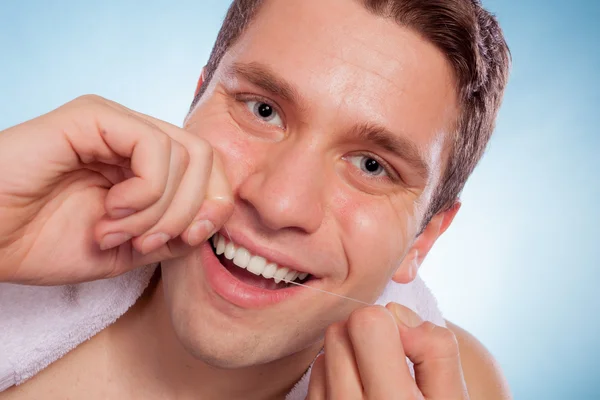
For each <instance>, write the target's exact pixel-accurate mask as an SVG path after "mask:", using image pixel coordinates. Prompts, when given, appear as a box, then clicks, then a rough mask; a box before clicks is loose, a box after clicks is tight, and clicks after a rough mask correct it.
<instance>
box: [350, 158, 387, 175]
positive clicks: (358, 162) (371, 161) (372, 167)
mask: <svg viewBox="0 0 600 400" xmlns="http://www.w3.org/2000/svg"><path fill="white" fill-rule="evenodd" d="M347 159H348V161H350V163H352V165H354V166H355V167H357V168H360V170H361V171H362V172H364V173H365V174H367V175H371V176H373V177H381V176H389V175H388V173H387V171H386V169H385V167H384V166H383V165H381V163H380V162H379V161H377V160H376V159H375V158H374V157H371V156H368V155H364V154H363V155H354V156H349V157H347Z"/></svg>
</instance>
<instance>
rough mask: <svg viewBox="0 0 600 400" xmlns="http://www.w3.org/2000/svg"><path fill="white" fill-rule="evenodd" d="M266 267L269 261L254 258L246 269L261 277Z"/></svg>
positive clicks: (257, 257)
mask: <svg viewBox="0 0 600 400" xmlns="http://www.w3.org/2000/svg"><path fill="white" fill-rule="evenodd" d="M266 266H267V260H265V259H264V258H263V257H259V256H254V257H252V258H251V259H250V262H249V263H248V267H247V268H246V269H247V270H248V271H250V272H252V273H253V274H254V275H261V274H262V273H263V271H264V270H265V267H266Z"/></svg>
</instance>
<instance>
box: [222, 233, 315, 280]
mask: <svg viewBox="0 0 600 400" xmlns="http://www.w3.org/2000/svg"><path fill="white" fill-rule="evenodd" d="M218 233H219V234H220V235H221V236H223V237H224V238H226V239H229V240H231V241H233V242H234V243H235V244H236V245H238V246H241V247H243V248H245V249H246V250H248V251H249V252H250V253H252V255H256V256H260V257H263V258H265V259H267V260H268V261H269V262H273V263H276V264H277V265H278V266H280V267H287V268H290V269H293V270H295V271H298V272H300V273H303V272H305V273H308V274H311V275H312V276H313V278H316V279H319V278H321V277H320V276H319V275H318V274H315V273H314V272H313V271H311V270H310V269H309V268H306V267H304V266H302V265H299V264H298V263H297V262H296V261H295V260H294V259H293V258H292V257H289V256H287V255H285V254H284V253H282V252H279V251H277V250H272V249H269V248H268V247H267V246H262V247H261V246H257V245H255V244H254V243H252V242H251V241H250V240H249V239H248V238H247V237H246V236H244V235H243V234H241V233H238V232H236V231H233V232H231V231H228V230H225V229H221V230H220V231H219V232H218Z"/></svg>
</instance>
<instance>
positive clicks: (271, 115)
mask: <svg viewBox="0 0 600 400" xmlns="http://www.w3.org/2000/svg"><path fill="white" fill-rule="evenodd" d="M244 103H246V107H248V110H250V112H251V113H252V114H254V115H255V116H256V117H257V118H258V119H260V120H262V121H263V122H266V123H267V124H270V125H274V126H277V127H279V128H281V129H284V128H285V127H284V125H283V120H282V119H281V116H280V115H279V112H277V110H276V109H275V107H273V106H272V105H271V104H269V103H266V102H264V101H258V100H246V101H244Z"/></svg>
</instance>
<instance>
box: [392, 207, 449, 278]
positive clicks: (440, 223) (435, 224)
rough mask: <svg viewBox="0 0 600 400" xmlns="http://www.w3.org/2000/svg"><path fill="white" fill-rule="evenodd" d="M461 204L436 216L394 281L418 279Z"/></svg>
mask: <svg viewBox="0 0 600 400" xmlns="http://www.w3.org/2000/svg"><path fill="white" fill-rule="evenodd" d="M460 206H461V203H460V201H459V200H457V201H456V202H455V203H454V205H453V206H452V207H450V208H449V209H448V210H446V211H442V212H440V213H438V214H436V215H435V216H434V217H433V218H432V219H431V221H429V223H428V224H427V226H426V227H425V230H424V231H423V232H422V233H421V234H420V235H419V237H418V238H417V240H415V242H414V243H413V245H412V247H411V248H410V250H409V251H408V253H407V254H406V257H404V260H402V263H401V264H400V266H399V267H398V269H397V270H396V272H395V273H394V276H393V277H392V280H393V281H394V282H397V283H410V282H412V281H413V280H414V279H415V278H416V277H417V272H418V271H419V267H420V266H421V263H423V260H424V259H425V257H426V256H427V254H429V251H430V250H431V248H432V247H433V245H434V243H435V242H436V240H437V239H438V238H439V237H440V236H441V235H442V233H444V232H446V229H448V227H449V226H450V224H451V223H452V221H453V220H454V217H455V216H456V213H458V210H459V209H460Z"/></svg>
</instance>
